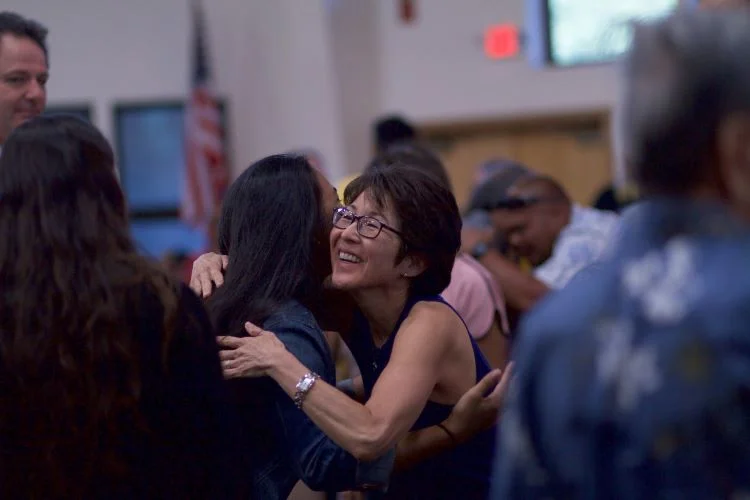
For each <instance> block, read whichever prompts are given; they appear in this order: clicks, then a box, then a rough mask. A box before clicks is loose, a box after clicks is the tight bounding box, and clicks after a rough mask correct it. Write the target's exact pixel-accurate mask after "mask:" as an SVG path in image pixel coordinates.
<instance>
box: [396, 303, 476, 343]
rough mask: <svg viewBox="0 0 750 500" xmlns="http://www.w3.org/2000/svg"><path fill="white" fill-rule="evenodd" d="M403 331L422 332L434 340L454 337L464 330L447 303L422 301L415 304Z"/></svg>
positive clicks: (405, 321)
mask: <svg viewBox="0 0 750 500" xmlns="http://www.w3.org/2000/svg"><path fill="white" fill-rule="evenodd" d="M402 329H403V330H409V331H413V332H420V333H421V334H423V335H429V336H430V337H431V338H432V339H436V338H438V337H445V338H448V336H450V335H453V334H454V333H455V332H456V331H461V330H464V329H465V327H464V324H463V321H461V318H460V317H459V316H458V314H456V312H455V311H454V310H453V309H452V308H451V307H450V306H449V305H447V304H446V303H444V302H439V301H421V302H417V303H416V304H414V307H412V309H411V311H409V315H408V316H407V317H406V319H405V320H404V323H403V325H402Z"/></svg>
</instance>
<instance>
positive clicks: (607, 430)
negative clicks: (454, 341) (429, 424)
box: [493, 200, 750, 500]
mask: <svg viewBox="0 0 750 500" xmlns="http://www.w3.org/2000/svg"><path fill="white" fill-rule="evenodd" d="M628 212H629V213H628V214H624V215H623V220H622V228H621V230H620V235H619V239H618V241H617V242H616V245H615V247H614V249H613V253H612V255H611V256H609V257H608V258H607V259H606V260H605V261H603V262H601V263H599V264H598V265H597V266H595V267H594V268H592V269H590V270H589V271H588V272H586V273H581V274H579V275H578V276H577V277H576V278H574V279H573V281H571V283H570V284H569V285H568V286H567V287H566V288H564V289H563V290H561V291H559V292H555V293H552V294H551V295H550V296H549V297H548V298H545V300H544V301H543V302H542V303H541V304H540V305H539V306H538V307H537V309H535V310H534V311H533V312H532V313H531V314H530V315H529V316H528V317H527V318H526V320H525V321H524V324H523V327H522V328H521V331H520V334H519V342H518V345H517V346H516V350H515V352H514V357H515V358H516V370H517V371H516V379H515V380H514V382H513V385H512V388H511V391H510V396H509V401H508V403H507V406H506V411H505V413H504V415H503V417H502V426H501V437H502V438H501V439H500V440H499V443H500V444H499V445H498V446H499V448H498V453H499V459H498V460H497V463H496V468H495V478H494V479H495V484H494V491H493V498H498V499H500V498H502V499H524V500H532V499H535V498H538V499H542V498H571V499H573V498H581V499H599V498H602V499H604V498H620V499H641V498H663V499H677V498H679V499H703V498H745V497H747V496H748V495H750V266H748V256H750V231H748V229H747V227H745V226H744V225H743V224H742V223H740V222H739V221H738V220H737V219H735V218H734V217H733V216H732V215H731V214H730V213H729V212H728V211H727V210H726V209H724V208H723V207H721V206H717V205H710V204H704V203H692V202H686V201H680V200H652V201H646V202H642V203H641V204H639V206H634V207H632V209H631V210H629V211H628Z"/></svg>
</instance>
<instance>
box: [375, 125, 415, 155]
mask: <svg viewBox="0 0 750 500" xmlns="http://www.w3.org/2000/svg"><path fill="white" fill-rule="evenodd" d="M373 136H374V137H373V142H374V144H375V154H376V155H377V154H380V153H384V152H385V151H386V150H387V149H388V148H390V147H391V146H394V145H396V144H404V143H410V142H414V141H416V140H417V138H418V136H417V129H416V128H415V127H414V125H412V124H411V123H409V122H408V121H407V120H406V119H405V118H404V117H402V116H398V115H390V116H382V117H380V118H378V119H377V120H376V121H375V124H374V125H373Z"/></svg>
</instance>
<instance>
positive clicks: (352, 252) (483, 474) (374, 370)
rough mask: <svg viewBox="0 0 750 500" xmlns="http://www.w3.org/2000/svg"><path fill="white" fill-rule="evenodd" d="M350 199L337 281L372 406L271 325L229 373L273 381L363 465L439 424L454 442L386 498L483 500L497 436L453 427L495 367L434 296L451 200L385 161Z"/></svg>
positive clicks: (419, 176) (336, 231) (451, 255)
mask: <svg viewBox="0 0 750 500" xmlns="http://www.w3.org/2000/svg"><path fill="white" fill-rule="evenodd" d="M345 199H346V203H347V205H346V207H339V208H337V209H336V210H335V212H334V216H333V226H334V227H333V230H332V231H331V239H330V243H331V245H330V246H331V261H332V275H331V281H332V285H333V286H334V287H335V288H336V289H338V290H342V291H346V292H348V293H349V294H350V295H351V297H352V298H353V299H354V301H355V303H356V305H357V314H356V315H355V318H354V320H353V323H352V328H351V334H350V335H349V338H348V343H349V346H350V348H351V350H352V353H353V354H354V356H355V359H356V360H357V363H358V365H359V368H360V370H361V373H362V378H361V385H362V386H361V387H360V392H361V396H363V400H366V403H365V404H360V403H358V402H356V401H354V400H353V399H351V398H349V397H347V396H346V395H344V394H342V393H341V392H340V391H338V390H337V389H336V388H335V387H334V386H333V384H331V383H330V380H326V379H325V378H322V377H321V376H320V375H319V374H318V373H317V372H316V368H315V367H314V366H309V365H306V364H305V363H303V362H302V360H300V359H298V357H295V355H294V353H293V352H290V351H289V350H288V349H286V348H285V346H284V344H283V343H282V342H280V341H279V340H278V339H277V337H276V336H275V335H274V334H273V333H270V332H268V331H267V330H269V328H267V327H266V325H264V328H263V330H260V329H258V328H255V327H253V326H252V325H248V326H246V328H247V330H248V332H249V333H251V335H253V337H251V338H249V339H245V340H244V342H243V343H242V345H239V344H238V347H237V349H234V350H228V351H223V352H222V353H221V356H222V360H223V361H222V364H223V367H224V374H225V376H228V377H251V376H259V375H268V376H270V377H271V378H273V379H274V380H275V381H276V383H277V384H279V386H280V387H281V389H282V390H283V391H284V392H285V393H286V394H287V396H288V397H289V398H290V400H293V401H294V403H295V405H296V406H297V407H298V408H300V409H301V410H302V411H303V412H304V413H305V414H306V415H307V416H308V417H309V418H310V420H311V421H312V422H314V423H315V424H316V425H317V426H318V427H319V428H320V429H322V430H323V431H324V432H325V434H326V435H327V436H329V437H330V438H331V439H332V440H333V441H334V442H336V443H338V444H339V445H341V446H342V447H343V448H345V449H347V450H349V451H350V452H351V453H352V454H353V455H354V456H355V457H356V458H357V459H358V460H363V461H366V460H372V459H374V458H376V457H379V456H381V455H382V454H383V453H385V452H386V451H387V450H388V449H390V448H391V447H393V446H394V445H396V444H397V443H398V442H399V440H401V439H403V438H404V437H405V436H406V435H407V433H408V432H409V431H414V430H420V429H425V428H428V427H431V426H437V427H438V429H437V431H442V432H443V433H445V434H446V435H447V436H448V437H449V438H450V439H453V440H455V444H456V445H457V446H456V447H455V448H454V449H453V450H451V451H448V452H445V453H441V454H438V455H435V456H433V457H431V458H428V459H426V460H424V461H422V462H421V463H420V464H418V465H416V466H414V467H412V468H411V469H410V470H407V471H405V472H402V473H397V474H394V476H393V477H392V479H391V484H390V487H389V492H388V496H389V497H392V498H429V499H440V498H446V499H448V498H450V499H455V498H469V499H473V498H477V499H479V498H482V499H483V498H486V497H487V494H488V491H489V484H490V469H491V463H492V456H493V451H494V449H493V446H494V436H495V431H494V429H493V428H490V429H488V430H486V431H484V432H481V433H479V434H477V435H475V436H474V437H472V438H469V439H467V440H465V441H464V438H462V437H459V436H457V435H455V433H454V432H453V431H452V430H451V428H450V427H449V426H448V425H446V423H445V419H446V418H447V417H448V415H449V414H450V413H451V410H452V409H453V407H454V405H455V404H456V403H457V402H458V401H459V398H460V397H461V395H462V394H463V393H464V392H466V391H467V390H468V389H470V388H471V387H472V386H473V385H474V384H475V383H476V382H477V381H478V380H480V379H481V378H482V377H483V376H484V375H485V374H487V373H488V372H489V371H490V369H489V366H488V364H487V362H486V361H485V359H484V357H483V356H482V355H481V353H480V351H479V349H478V347H477V345H476V344H475V343H474V341H473V340H472V339H471V337H470V335H469V332H468V331H467V328H466V326H465V324H464V322H463V320H462V319H461V317H460V316H459V315H458V314H457V313H456V312H455V311H454V310H453V309H452V308H451V307H450V306H449V305H448V304H447V303H446V302H445V301H444V300H443V299H442V298H441V297H440V296H439V295H438V294H439V293H440V292H441V291H442V290H443V289H445V287H446V286H447V285H448V283H449V281H450V278H451V269H452V267H453V262H454V259H455V256H456V253H457V252H458V249H459V246H460V233H461V218H460V215H459V212H458V207H457V206H456V202H455V199H454V197H453V195H452V194H451V193H450V192H449V191H448V190H447V189H446V188H445V187H444V186H442V185H441V184H440V183H439V182H438V181H437V180H435V179H434V178H433V177H432V176H430V175H429V174H427V173H425V172H423V171H420V170H417V169H415V168H410V167H408V166H402V165H382V166H381V165H378V164H377V162H376V164H375V165H373V166H371V167H370V168H368V170H367V171H366V172H365V174H364V175H362V176H361V177H359V178H358V179H356V180H355V181H353V182H352V183H351V184H350V185H349V186H348V187H347V189H346V193H345ZM229 269H230V270H231V262H230V267H229ZM270 330H272V331H273V329H272V328H271V329H270Z"/></svg>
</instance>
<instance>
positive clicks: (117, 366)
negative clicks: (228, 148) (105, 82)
mask: <svg viewBox="0 0 750 500" xmlns="http://www.w3.org/2000/svg"><path fill="white" fill-rule="evenodd" d="M0 235H2V236H0V292H2V294H1V295H0V461H1V462H0V496H3V498H84V497H87V496H89V495H90V493H91V488H92V484H93V483H94V482H95V481H96V482H98V483H101V482H102V481H103V482H104V483H105V484H106V483H107V482H108V479H110V480H111V479H114V480H117V478H118V476H120V478H122V477H123V476H124V477H126V474H127V470H126V469H127V467H126V466H125V460H123V457H120V456H118V454H117V452H116V451H115V450H117V449H118V448H119V446H120V445H121V444H122V443H120V442H119V440H120V439H122V430H123V428H124V427H129V428H130V427H132V425H133V422H136V421H138V420H139V418H140V417H139V412H138V403H139V398H140V393H141V384H140V377H139V368H138V367H139V365H138V348H137V345H136V341H135V335H134V333H133V331H132V330H133V328H132V326H131V325H132V324H133V320H132V319H130V318H128V313H130V314H132V313H133V311H134V310H135V311H137V309H134V308H133V307H128V305H129V304H130V305H131V306H135V307H136V308H137V301H138V296H139V295H138V294H136V293H135V290H137V289H140V290H141V291H142V290H143V286H142V285H144V284H145V285H146V286H148V287H149V290H150V291H151V292H152V293H153V294H155V295H156V296H157V297H158V298H159V299H160V300H161V303H162V304H163V306H164V310H165V313H166V314H165V317H166V318H167V319H166V320H165V322H166V324H165V327H167V329H166V330H165V332H169V331H170V329H169V328H168V325H169V324H170V323H171V322H172V321H173V319H174V318H173V316H174V311H175V310H176V305H177V295H176V293H175V290H174V288H173V286H172V285H171V284H170V282H169V279H168V278H167V277H166V275H165V274H163V273H161V272H159V271H158V270H157V268H156V267H155V266H152V265H151V264H149V263H148V262H147V261H146V260H144V259H143V258H141V257H140V256H138V255H137V253H136V251H135V249H134V245H133V243H132V240H131V237H130V233H129V228H128V223H127V216H126V206H125V200H124V197H123V193H122V191H121V190H120V187H119V184H118V181H117V178H116V176H115V172H114V158H113V154H112V150H111V148H110V146H109V144H108V143H107V141H106V139H104V137H103V136H102V135H101V134H100V133H99V131H98V130H96V128H94V127H93V126H91V125H89V124H87V123H86V122H84V121H82V120H79V119H77V118H74V117H69V116H53V117H38V118H34V119H32V120H30V121H28V122H26V123H24V124H23V125H21V126H19V127H18V128H16V130H15V131H14V132H13V133H12V134H11V135H10V137H9V138H8V140H7V142H6V143H5V145H4V147H3V150H2V156H1V157H0ZM139 287H140V288H139ZM166 336H167V335H165V339H164V341H165V342H166Z"/></svg>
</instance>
